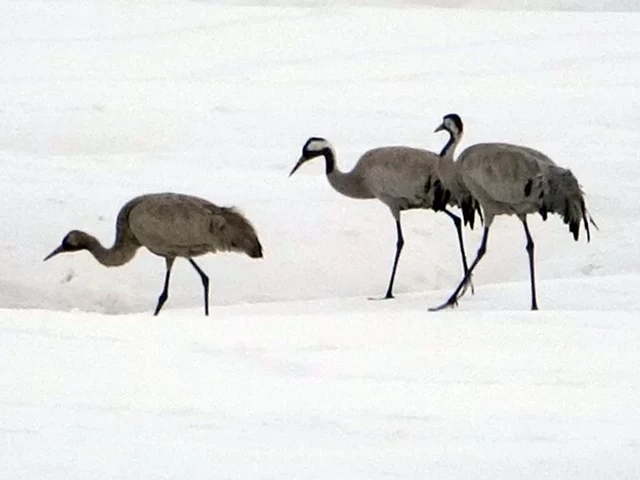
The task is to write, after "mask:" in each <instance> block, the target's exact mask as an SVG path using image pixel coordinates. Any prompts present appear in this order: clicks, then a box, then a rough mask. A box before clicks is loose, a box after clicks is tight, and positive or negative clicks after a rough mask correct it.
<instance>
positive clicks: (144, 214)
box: [44, 193, 262, 315]
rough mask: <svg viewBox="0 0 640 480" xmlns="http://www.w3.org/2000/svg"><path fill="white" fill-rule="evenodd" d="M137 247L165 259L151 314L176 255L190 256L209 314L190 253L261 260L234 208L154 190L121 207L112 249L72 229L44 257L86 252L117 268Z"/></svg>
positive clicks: (203, 277) (259, 249) (247, 226)
mask: <svg viewBox="0 0 640 480" xmlns="http://www.w3.org/2000/svg"><path fill="white" fill-rule="evenodd" d="M140 247H146V248H147V249H149V250H150V251H151V252H152V253H154V254H156V255H159V256H161V257H164V259H165V262H166V269H167V270H166V275H165V279H164V288H163V290H162V293H161V294H160V297H159V298H158V303H157V305H156V309H155V311H154V313H153V314H154V315H158V313H159V312H160V309H161V308H162V306H163V305H164V303H165V302H166V300H167V298H168V296H169V277H170V275H171V268H172V266H173V262H174V261H175V259H176V257H182V258H186V259H187V260H189V263H191V265H192V266H193V268H195V270H196V272H198V275H200V278H201V280H202V285H203V287H204V313H205V315H209V277H207V275H206V274H205V273H204V272H203V271H202V269H200V267H199V266H198V265H197V264H196V262H195V261H194V260H193V257H197V256H200V255H204V254H205V253H216V252H225V251H235V252H244V253H246V254H247V255H248V256H250V257H251V258H262V245H260V241H259V240H258V236H257V234H256V232H255V230H254V228H253V226H252V225H251V223H249V221H248V220H247V219H246V218H245V217H244V216H242V215H241V214H240V213H239V212H238V211H236V210H235V209H234V208H226V207H218V206H217V205H214V204H213V203H211V202H209V201H207V200H204V199H202V198H198V197H193V196H191V195H182V194H178V193H154V194H149V195H141V196H139V197H135V198H133V199H132V200H130V201H129V202H127V203H126V204H125V205H124V206H123V207H122V208H121V209H120V212H119V213H118V218H117V221H116V239H115V242H114V244H113V246H112V247H110V248H105V247H104V246H102V244H101V243H100V241H99V240H97V239H96V238H95V237H94V236H92V235H90V234H88V233H85V232H82V231H79V230H72V231H70V232H69V233H68V234H67V235H66V236H65V237H64V238H63V240H62V244H61V245H60V246H59V247H58V248H56V249H55V250H54V251H53V252H51V253H50V254H49V255H47V256H46V257H45V258H44V260H45V261H46V260H49V259H50V258H51V257H53V256H55V255H58V254H59V253H63V252H76V251H79V250H88V251H89V252H90V253H91V254H92V255H93V256H94V258H95V259H96V260H97V261H98V262H100V263H101V264H102V265H104V266H107V267H117V266H120V265H124V264H125V263H127V262H129V261H130V260H131V259H132V258H133V257H134V255H135V254H136V251H137V250H138V249H139V248H140Z"/></svg>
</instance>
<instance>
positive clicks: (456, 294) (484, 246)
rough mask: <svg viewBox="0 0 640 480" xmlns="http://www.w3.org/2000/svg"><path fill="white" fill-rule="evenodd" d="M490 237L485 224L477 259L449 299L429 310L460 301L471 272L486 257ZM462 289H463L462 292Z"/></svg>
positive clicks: (434, 310) (432, 310) (443, 307)
mask: <svg viewBox="0 0 640 480" xmlns="http://www.w3.org/2000/svg"><path fill="white" fill-rule="evenodd" d="M488 239H489V227H488V226H485V227H484V234H483V235H482V242H481V243H480V248H478V253H477V255H476V258H475V260H474V261H473V263H472V264H471V267H469V271H468V272H467V273H466V274H465V275H464V277H463V279H462V281H461V282H460V284H459V285H458V287H457V288H456V289H455V290H454V291H453V293H452V294H451V296H450V297H449V300H447V301H446V302H444V303H443V304H442V305H440V306H439V307H435V308H430V309H429V311H431V312H437V311H438V310H443V309H445V308H447V307H453V306H454V305H456V304H457V303H458V299H459V298H460V297H462V294H464V291H463V289H464V287H465V286H466V285H467V283H468V282H469V280H470V278H471V274H472V273H473V270H474V269H475V268H476V265H478V263H479V262H480V259H481V258H482V257H484V254H485V253H487V241H488ZM461 291H462V294H461V293H460V292H461Z"/></svg>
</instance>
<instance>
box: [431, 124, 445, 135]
mask: <svg viewBox="0 0 640 480" xmlns="http://www.w3.org/2000/svg"><path fill="white" fill-rule="evenodd" d="M442 130H444V123H441V124H440V125H439V126H438V128H436V129H435V130H434V131H433V133H438V132H441V131H442Z"/></svg>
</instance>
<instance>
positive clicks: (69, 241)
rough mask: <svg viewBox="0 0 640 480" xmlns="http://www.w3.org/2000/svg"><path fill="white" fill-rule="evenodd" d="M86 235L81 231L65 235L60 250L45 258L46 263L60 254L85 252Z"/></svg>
mask: <svg viewBox="0 0 640 480" xmlns="http://www.w3.org/2000/svg"><path fill="white" fill-rule="evenodd" d="M85 239H86V234H85V233H84V232H81V231H79V230H71V231H70V232H69V233H67V234H66V235H65V237H64V238H63V239H62V243H61V244H60V246H59V247H58V248H56V249H55V250H54V251H53V252H51V253H50V254H49V255H47V256H46V257H44V260H43V261H44V262H46V261H47V260H49V259H50V258H51V257H55V256H56V255H58V254H59V253H65V252H77V251H78V250H84V249H85V248H86V243H85Z"/></svg>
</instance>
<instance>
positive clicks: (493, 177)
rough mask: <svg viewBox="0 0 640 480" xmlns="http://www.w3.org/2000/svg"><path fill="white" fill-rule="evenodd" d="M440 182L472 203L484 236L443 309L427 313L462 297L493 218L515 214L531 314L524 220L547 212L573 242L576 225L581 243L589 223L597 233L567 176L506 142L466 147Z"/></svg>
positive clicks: (536, 155) (533, 290) (527, 150)
mask: <svg viewBox="0 0 640 480" xmlns="http://www.w3.org/2000/svg"><path fill="white" fill-rule="evenodd" d="M447 117H449V118H454V119H456V123H459V124H460V125H462V120H461V119H460V117H459V116H458V115H456V114H450V115H447V116H446V117H445V119H446V118H447ZM443 125H444V123H443ZM448 125H450V124H448ZM443 128H446V129H447V130H449V131H450V133H451V135H452V136H454V137H455V136H456V135H457V134H458V133H457V131H456V129H449V128H447V127H446V126H444V127H443ZM443 182H444V183H445V184H446V185H457V186H458V187H462V188H466V189H468V191H469V192H470V193H471V195H472V196H473V197H474V198H475V199H477V201H478V202H479V203H480V206H481V207H482V211H483V214H484V231H483V236H482V242H481V244H480V248H479V249H478V253H477V256H476V258H475V259H474V261H473V263H472V264H471V267H470V268H469V270H468V271H467V272H466V273H465V275H464V277H463V279H462V281H461V282H460V284H459V285H458V286H457V288H456V289H455V290H454V292H453V294H452V295H451V296H450V297H449V299H448V300H447V301H446V302H445V303H444V304H442V305H440V306H439V307H436V308H433V309H431V310H441V309H443V308H446V307H450V306H454V305H456V304H457V301H458V299H459V298H461V297H462V296H463V295H464V288H465V286H466V285H467V283H468V281H469V279H470V278H471V274H472V273H473V270H474V269H475V268H476V266H477V265H478V262H479V261H480V259H481V258H482V257H483V256H484V254H485V253H486V250H487V241H488V238H489V229H490V228H491V225H492V223H493V220H494V219H495V217H496V216H498V215H516V216H517V217H518V218H519V219H520V221H521V222H522V226H523V227H524V233H525V236H526V239H527V244H526V250H527V254H528V256H529V273H530V283H531V309H532V310H537V309H538V301H537V297H536V281H535V268H534V255H533V253H534V243H533V238H532V237H531V232H530V231H529V226H528V225H527V215H529V214H531V213H539V214H540V215H541V216H542V218H543V219H544V220H546V219H547V217H548V214H549V213H556V214H558V215H560V216H562V218H563V220H564V223H565V224H568V225H569V231H570V232H571V234H572V235H573V238H574V239H575V240H578V237H579V234H580V223H581V222H582V223H583V225H584V229H585V232H586V235H587V241H590V239H591V234H590V231H589V223H591V224H592V225H593V226H594V227H595V228H598V227H597V225H596V224H595V222H594V221H593V219H592V218H591V216H590V215H589V212H588V211H587V208H586V205H585V199H584V193H583V191H582V189H581V187H580V185H579V184H578V180H577V179H576V177H575V176H574V175H573V173H571V171H570V170H567V169H565V168H562V167H559V166H557V165H556V164H555V163H554V162H553V161H552V160H551V159H550V158H549V157H547V156H546V155H544V154H543V153H541V152H539V151H537V150H534V149H532V148H529V147H523V146H518V145H511V144H507V143H480V144H476V145H472V146H470V147H468V148H467V149H465V150H464V151H463V152H462V153H461V154H460V156H459V157H458V159H457V161H456V162H455V168H454V169H453V171H452V172H451V175H450V176H449V177H448V178H444V179H443Z"/></svg>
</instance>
